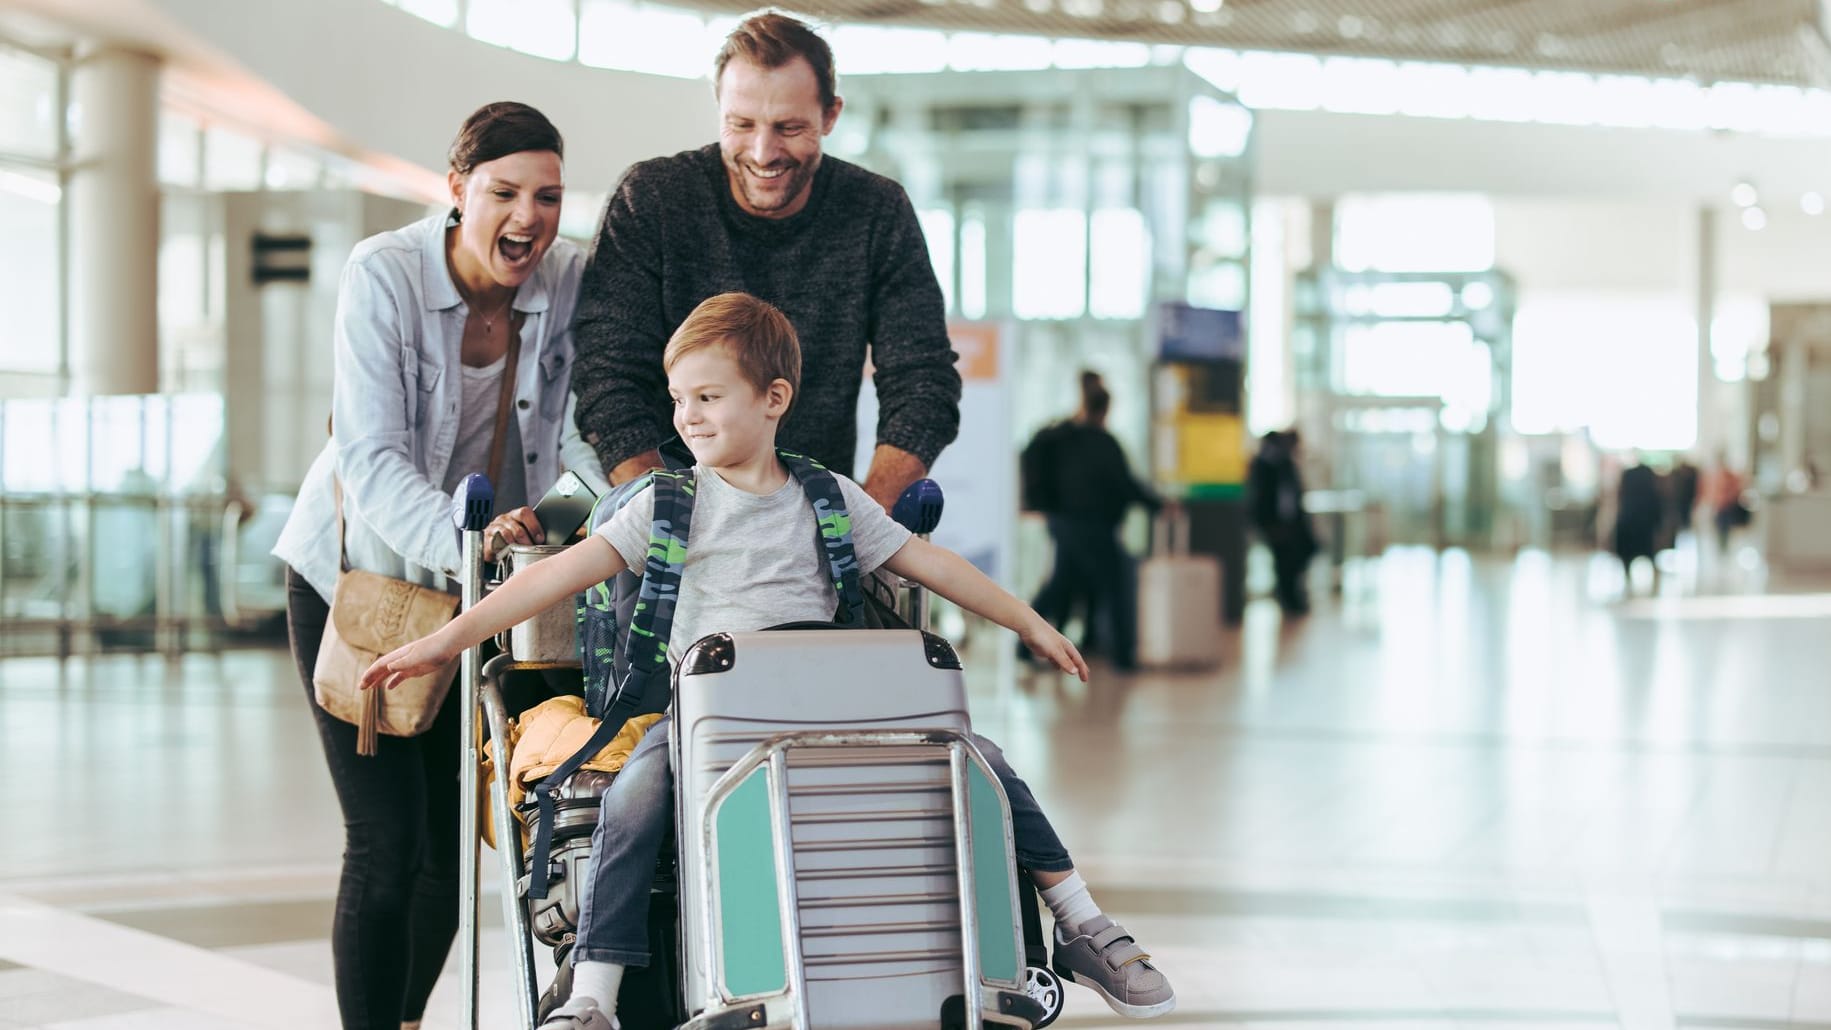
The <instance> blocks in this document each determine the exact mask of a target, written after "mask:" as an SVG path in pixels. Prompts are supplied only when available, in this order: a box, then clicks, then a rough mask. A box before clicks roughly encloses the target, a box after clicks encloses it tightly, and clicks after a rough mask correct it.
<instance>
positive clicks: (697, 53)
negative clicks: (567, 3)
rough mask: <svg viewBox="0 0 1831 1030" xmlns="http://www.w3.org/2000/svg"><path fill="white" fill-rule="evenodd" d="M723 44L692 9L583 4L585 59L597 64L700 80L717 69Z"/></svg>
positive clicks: (602, 1) (599, 1)
mask: <svg viewBox="0 0 1831 1030" xmlns="http://www.w3.org/2000/svg"><path fill="white" fill-rule="evenodd" d="M718 46H719V43H718V41H712V40H709V39H708V38H707V33H706V23H705V20H704V19H703V18H701V17H700V16H699V15H698V14H696V13H694V12H692V11H683V10H680V9H678V8H673V7H658V6H651V5H648V4H642V3H635V2H630V0H583V3H581V4H580V6H579V48H578V49H579V60H580V61H582V62H584V63H585V64H589V65H591V66H593V67H596V68H621V69H624V70H627V71H638V72H649V73H650V74H654V75H672V76H675V77H677V78H683V79H694V78H698V77H700V76H702V75H706V74H708V73H709V72H710V71H711V70H712V58H713V56H714V55H716V54H717V53H718Z"/></svg>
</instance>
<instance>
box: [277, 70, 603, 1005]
mask: <svg viewBox="0 0 1831 1030" xmlns="http://www.w3.org/2000/svg"><path fill="white" fill-rule="evenodd" d="M562 152H563V143H562V141H561V139H560V134H559V131H558V130H557V129H555V128H554V127H553V124H552V123H551V122H549V121H548V120H547V119H546V117H545V116H544V115H542V114H541V113H540V112H539V111H536V110H535V109H533V108H531V107H528V106H527V105H525V104H518V103H510V102H503V103H494V104H489V105H487V106H485V107H482V108H479V109H478V110H477V111H476V112H475V113H474V114H472V115H471V116H470V117H469V118H468V119H467V120H466V121H465V123H464V126H463V128H462V129H461V130H460V131H459V133H458V137H457V139H456V140H455V141H454V142H453V143H452V146H451V153H450V164H451V171H450V174H449V175H448V177H447V181H448V184H449V187H450V190H451V202H452V209H451V211H450V212H449V213H448V214H443V215H438V216H435V217H432V218H427V219H424V220H422V221H419V222H415V223H413V224H412V225H408V226H405V227H403V228H401V229H397V230H394V231H392V232H386V233H382V234H381V235H379V236H373V237H371V238H369V239H367V240H364V241H363V242H362V243H360V244H358V245H357V246H356V249H355V251H354V252H353V253H352V254H351V255H350V260H349V263H348V264H347V265H346V266H345V267H344V271H343V281H342V285H341V287H340V290H339V294H338V302H337V316H336V322H335V340H334V348H335V349H334V364H335V379H334V385H333V388H332V398H331V408H332V422H331V440H330V442H329V443H328V444H326V445H325V448H324V450H323V451H322V452H321V453H320V454H319V455H318V458H317V460H316V461H314V462H313V463H312V467H311V470H310V471H309V472H307V473H306V477H305V482H304V484H303V485H302V486H301V487H300V490H299V499H298V502H297V504H296V505H295V506H294V507H293V511H292V515H291V517H290V518H289V519H288V520H287V523H286V527H285V529H284V530H283V531H282V532H281V534H280V539H279V542H278V543H277V544H276V545H275V547H274V552H273V553H274V554H275V555H276V556H277V557H279V558H280V559H281V560H282V561H284V562H286V565H287V570H286V594H287V599H286V600H287V603H286V622H287V630H288V636H289V638H290V640H291V644H292V653H293V658H294V660H295V661H296V662H297V663H298V670H299V679H300V681H301V682H302V683H303V684H304V687H305V696H306V703H307V704H308V705H310V706H311V711H312V716H313V719H314V721H315V722H316V723H317V726H318V737H319V741H320V743H321V744H322V745H323V748H324V757H325V761H326V762H327V763H328V764H329V766H330V772H331V780H332V782H333V784H334V785H335V786H336V790H337V800H338V802H339V804H340V805H341V807H342V810H343V820H344V832H345V845H344V852H343V871H342V876H341V878H340V880H339V882H338V887H337V906H336V912H335V916H334V919H333V923H332V929H331V952H332V956H333V961H334V967H335V973H336V984H337V1005H338V1009H339V1011H340V1013H341V1015H342V1022H343V1026H344V1030H402V1028H407V1030H413V1028H417V1027H418V1026H419V1025H420V1019H421V1016H422V1014H423V1013H424V1011H425V1008H426V999H427V998H428V996H430V995H431V993H432V987H433V984H434V982H436V981H437V980H438V977H439V972H440V970H441V969H442V968H443V967H444V965H445V958H446V954H447V952H448V951H449V950H450V948H451V942H452V939H453V937H454V936H455V934H456V932H457V923H458V878H459V877H458V856H459V847H460V841H459V839H458V772H459V769H458V763H459V760H460V757H461V755H462V750H461V748H460V746H459V743H460V742H459V740H458V736H459V733H458V729H459V716H460V713H459V711H458V702H457V700H456V697H457V695H458V694H459V692H458V691H456V690H451V691H448V692H447V693H446V694H445V696H444V699H443V701H442V702H438V703H437V704H438V708H437V714H436V716H434V717H433V720H432V722H431V725H430V726H429V727H428V728H427V729H426V730H425V731H424V732H423V733H421V734H420V735H418V736H411V737H401V736H382V735H377V736H376V738H375V740H374V745H373V754H369V755H365V754H362V753H359V752H360V749H361V747H362V746H363V745H360V744H359V737H358V732H359V731H358V728H357V726H355V725H353V724H351V723H349V722H345V721H343V720H342V719H341V718H338V717H335V716H333V715H331V714H330V713H329V712H327V711H326V710H325V709H324V707H323V705H321V704H320V703H319V699H318V696H317V694H316V693H315V691H314V687H313V672H314V669H315V668H316V667H317V664H318V657H319V652H320V646H321V644H322V643H323V642H324V638H325V626H326V621H327V619H328V618H329V615H330V609H331V605H332V602H333V597H334V592H335V590H336V587H337V585H338V582H339V578H340V575H342V574H343V570H346V569H349V570H364V571H367V572H371V573H379V574H382V575H385V576H388V577H391V578H393V579H395V580H402V581H405V582H406V583H408V584H413V585H417V586H422V587H429V588H432V589H433V590H438V591H445V592H451V593H455V592H456V590H457V580H458V577H459V575H460V566H461V563H462V554H461V549H460V546H459V537H458V531H457V530H456V529H455V528H453V526H452V522H451V517H450V508H451V501H450V498H451V494H452V491H453V490H454V489H455V488H456V487H457V486H458V485H459V484H460V483H461V482H462V481H463V480H464V478H465V477H466V476H467V475H469V474H470V473H473V472H479V471H483V470H485V469H486V468H488V470H489V474H490V478H491V480H492V481H493V483H494V486H495V496H496V510H497V511H498V512H502V513H503V514H500V515H498V516H496V518H495V519H493V520H492V521H491V523H490V525H489V528H488V530H487V531H486V532H485V534H484V537H485V541H486V544H485V547H486V557H493V556H494V554H493V552H494V550H495V549H496V548H497V547H498V546H500V544H501V543H508V544H514V543H528V542H539V541H540V540H541V530H540V523H539V521H538V520H537V519H536V518H535V517H534V515H533V512H532V510H531V509H530V508H528V507H527V502H528V499H529V498H531V497H538V496H540V495H541V494H542V493H544V492H545V491H546V490H547V488H548V487H550V486H551V485H552V484H553V483H554V481H556V480H557V479H558V478H559V476H560V473H561V471H562V469H564V468H568V467H570V468H571V469H573V470H575V471H577V472H579V473H580V474H581V475H582V476H583V477H584V478H585V479H586V480H587V481H590V482H594V483H596V484H598V485H602V483H603V472H602V469H601V468H600V467H599V466H598V462H597V458H596V456H595V455H594V454H593V452H592V450H591V448H590V447H588V446H586V445H585V443H584V441H583V440H582V439H580V438H579V436H578V433H577V430H576V429H575V428H574V426H573V411H572V396H571V375H570V373H571V364H572V357H573V353H572V333H571V325H572V312H573V307H574V305H575V303H576V299H577V296H578V283H579V273H580V270H581V267H582V266H583V263H584V259H583V257H582V255H581V254H580V253H579V251H578V248H576V247H574V246H573V245H572V244H570V243H567V242H565V241H562V240H558V239H556V236H557V233H558V231H559V214H560V202H561V199H562V196H563V194H564V190H565V177H564V167H563V164H562V159H561V158H562ZM341 618H342V616H341V615H340V621H341Z"/></svg>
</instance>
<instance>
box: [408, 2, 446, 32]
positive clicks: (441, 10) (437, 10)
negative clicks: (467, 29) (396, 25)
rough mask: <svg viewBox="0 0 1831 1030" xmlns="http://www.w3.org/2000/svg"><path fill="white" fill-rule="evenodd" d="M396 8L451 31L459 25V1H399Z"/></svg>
mask: <svg viewBox="0 0 1831 1030" xmlns="http://www.w3.org/2000/svg"><path fill="white" fill-rule="evenodd" d="M395 6H397V7H399V8H400V9H401V10H403V11H406V12H407V13H408V14H417V15H419V16H420V17H422V18H424V19H426V20H427V21H429V22H432V23H433V24H434V25H443V26H445V27H446V28H448V29H449V28H452V27H453V26H455V25H457V24H458V0H399V2H398V3H397V4H396V5H395Z"/></svg>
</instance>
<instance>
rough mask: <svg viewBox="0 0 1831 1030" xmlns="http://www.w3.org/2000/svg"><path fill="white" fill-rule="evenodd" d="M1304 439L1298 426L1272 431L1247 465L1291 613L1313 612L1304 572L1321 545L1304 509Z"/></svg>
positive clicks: (1254, 507) (1252, 499) (1281, 598)
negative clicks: (1302, 462) (1318, 544)
mask: <svg viewBox="0 0 1831 1030" xmlns="http://www.w3.org/2000/svg"><path fill="white" fill-rule="evenodd" d="M1302 444H1303V441H1302V438H1301V437H1300V436H1298V435H1297V430H1295V429H1286V430H1282V431H1280V430H1273V431H1271V432H1269V433H1266V434H1265V436H1264V437H1262V438H1261V439H1260V442H1259V452H1258V453H1257V454H1255V455H1253V459H1252V464H1251V465H1249V466H1248V467H1247V470H1246V503H1247V512H1248V516H1249V517H1250V518H1251V519H1252V524H1253V527H1254V528H1255V529H1257V530H1258V531H1259V539H1261V540H1263V541H1265V546H1266V547H1267V548H1269V549H1270V550H1271V552H1272V569H1273V571H1274V573H1275V575H1276V577H1277V586H1276V595H1277V598H1278V606H1279V607H1280V608H1283V609H1284V610H1285V612H1287V613H1288V614H1291V615H1306V614H1308V613H1309V610H1310V595H1309V587H1308V586H1306V585H1305V583H1304V574H1305V573H1306V572H1308V571H1309V567H1310V559H1311V558H1314V557H1315V556H1316V548H1317V545H1316V529H1315V527H1314V526H1313V525H1312V524H1311V522H1310V515H1309V512H1307V511H1304V509H1303V472H1302V470H1301V469H1299V468H1298V465H1297V461H1298V458H1299V456H1300V454H1301V448H1302Z"/></svg>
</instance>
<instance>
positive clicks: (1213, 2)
mask: <svg viewBox="0 0 1831 1030" xmlns="http://www.w3.org/2000/svg"><path fill="white" fill-rule="evenodd" d="M1221 3H1222V0H1189V7H1190V8H1191V9H1193V10H1194V11H1195V13H1197V14H1213V13H1214V12H1216V11H1218V10H1220V9H1221Z"/></svg>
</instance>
